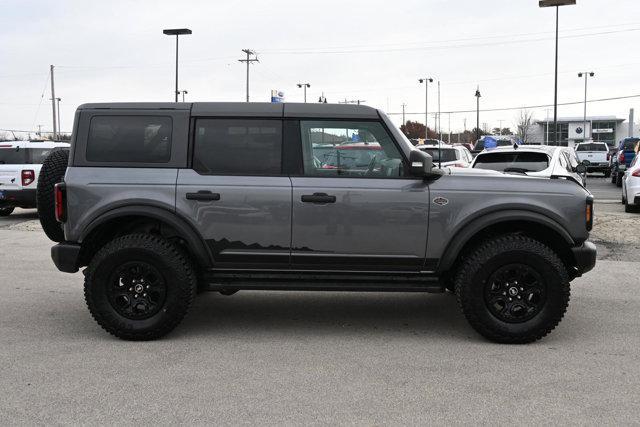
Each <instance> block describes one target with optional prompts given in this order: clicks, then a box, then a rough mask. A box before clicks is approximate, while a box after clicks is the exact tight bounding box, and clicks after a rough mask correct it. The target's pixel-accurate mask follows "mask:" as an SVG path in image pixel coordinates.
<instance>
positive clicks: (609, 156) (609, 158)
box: [607, 153, 611, 162]
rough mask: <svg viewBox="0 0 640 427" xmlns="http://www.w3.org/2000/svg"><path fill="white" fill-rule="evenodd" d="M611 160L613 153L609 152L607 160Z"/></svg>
mask: <svg viewBox="0 0 640 427" xmlns="http://www.w3.org/2000/svg"><path fill="white" fill-rule="evenodd" d="M609 160H611V153H607V162H608V161H609Z"/></svg>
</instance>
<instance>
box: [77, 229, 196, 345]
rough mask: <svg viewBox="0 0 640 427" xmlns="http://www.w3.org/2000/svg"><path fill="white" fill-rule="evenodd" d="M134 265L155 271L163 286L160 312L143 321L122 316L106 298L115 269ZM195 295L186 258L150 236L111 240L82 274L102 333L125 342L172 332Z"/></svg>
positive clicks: (190, 269)
mask: <svg viewBox="0 0 640 427" xmlns="http://www.w3.org/2000/svg"><path fill="white" fill-rule="evenodd" d="M137 261H139V262H143V263H147V264H150V265H151V266H152V267H154V268H155V269H157V271H158V272H159V273H160V275H161V276H162V279H163V280H164V281H165V283H166V296H165V297H164V303H163V304H162V306H161V307H160V308H159V311H157V312H156V313H155V314H153V315H152V316H151V317H149V318H146V319H142V320H135V319H131V318H127V317H125V316H123V315H122V314H121V313H119V312H118V311H117V310H116V309H115V308H114V306H113V305H112V303H111V302H110V301H109V296H108V292H109V291H108V287H109V286H114V284H113V282H112V278H113V274H114V272H115V271H116V269H118V268H119V267H121V266H122V265H124V264H127V263H131V262H137ZM116 282H117V280H116ZM196 291H197V279H196V272H195V271H194V267H193V264H192V261H191V259H190V258H189V257H188V255H187V254H186V253H185V252H184V251H182V250H181V249H180V248H179V247H177V246H176V245H174V244H172V243H171V242H169V241H168V240H166V239H164V238H162V237H159V236H156V235H152V234H130V235H126V236H122V237H118V238H116V239H114V240H112V241H111V242H109V243H107V244H106V245H105V246H104V247H103V248H102V249H100V251H98V253H97V254H96V255H95V256H94V257H93V259H92V260H91V262H90V263H89V266H88V267H87V269H86V271H85V282H84V296H85V301H86V303H87V307H88V308H89V312H90V313H91V315H92V316H93V318H94V319H95V321H96V322H98V324H99V325H100V326H101V327H102V328H103V329H104V330H106V331H107V332H109V333H110V334H112V335H114V336H116V337H118V338H121V339H124V340H133V341H144V340H153V339H156V338H160V337H162V336H164V335H166V334H168V333H169V332H171V331H172V330H173V329H174V328H175V327H176V326H177V325H178V324H179V323H180V322H181V321H182V319H183V318H184V317H185V315H186V314H187V312H188V311H189V308H190V307H191V304H192V303H193V300H194V298H195V295H196Z"/></svg>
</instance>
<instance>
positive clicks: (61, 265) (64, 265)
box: [51, 242, 80, 273]
mask: <svg viewBox="0 0 640 427" xmlns="http://www.w3.org/2000/svg"><path fill="white" fill-rule="evenodd" d="M79 255H80V245H78V244H76V243H69V242H62V243H58V244H57V245H55V246H54V247H52V248H51V259H52V260H53V263H54V264H55V265H56V267H57V268H58V270H60V271H62V272H64V273H75V272H77V271H78V257H79Z"/></svg>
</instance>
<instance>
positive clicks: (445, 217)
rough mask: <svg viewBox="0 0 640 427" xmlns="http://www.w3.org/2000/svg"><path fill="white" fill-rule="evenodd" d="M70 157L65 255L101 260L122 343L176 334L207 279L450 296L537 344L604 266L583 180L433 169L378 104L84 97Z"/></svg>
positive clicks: (507, 333) (91, 267)
mask: <svg viewBox="0 0 640 427" xmlns="http://www.w3.org/2000/svg"><path fill="white" fill-rule="evenodd" d="M54 154H55V153H54ZM56 156H57V157H52V158H50V159H47V162H45V165H44V166H43V171H42V175H44V178H45V179H42V182H43V183H45V184H43V187H42V188H39V191H40V192H41V193H42V194H46V195H51V197H50V198H51V199H52V200H53V202H52V206H51V207H50V212H51V213H50V215H49V216H47V215H42V216H41V217H42V218H43V219H42V222H43V227H44V229H45V232H47V235H49V237H51V238H52V239H53V240H56V241H58V242H60V243H59V244H57V245H56V246H54V247H53V248H52V258H53V261H54V262H55V264H56V266H57V267H58V269H59V270H61V271H64V272H69V273H73V272H77V271H78V269H79V268H82V267H86V269H85V270H84V275H85V286H84V289H85V297H86V302H87V305H88V307H89V310H90V312H91V314H92V315H93V317H94V318H95V320H96V321H97V322H98V323H99V324H100V325H101V326H102V327H103V328H104V329H105V330H106V331H107V332H109V333H111V334H113V335H116V336H118V337H120V338H123V339H131V340H147V339H154V338H158V337H160V336H163V335H165V334H166V333H168V332H169V331H171V330H172V329H173V328H174V327H175V326H176V325H178V323H179V322H180V321H181V320H182V319H183V317H184V316H185V315H186V313H187V311H188V309H189V307H190V305H191V303H192V301H193V299H194V297H195V296H196V294H197V293H198V292H199V291H204V290H207V291H217V292H220V293H222V294H224V295H231V294H233V293H235V292H237V291H238V290H312V291H395V292H443V291H446V290H449V291H452V292H454V293H455V294H456V296H457V299H458V302H459V305H460V307H461V309H462V312H463V313H464V315H465V316H466V318H467V319H468V320H469V322H470V323H471V325H472V326H473V327H474V328H475V329H476V330H477V331H478V332H479V333H480V334H482V335H483V336H485V337H487V338H488V339H490V340H493V341H497V342H504V343H526V342H531V341H535V340H537V339H540V338H542V337H543V336H545V335H546V334H548V333H549V332H550V331H551V330H552V329H553V328H555V326H556V325H557V324H558V323H559V322H560V320H561V319H562V317H563V315H564V313H565V311H566V308H567V305H568V302H569V283H570V282H571V281H572V280H573V279H574V278H576V277H577V276H580V275H582V274H583V273H585V272H587V271H589V270H591V269H592V268H593V267H594V265H595V259H596V249H595V246H594V245H593V244H592V243H591V242H589V241H588V237H589V230H590V229H591V226H592V221H593V197H592V196H591V194H590V193H589V192H588V191H587V190H585V189H584V188H583V187H582V186H580V185H578V184H576V183H575V182H571V181H567V180H563V179H553V180H548V179H547V180H545V179H538V178H530V177H521V176H512V175H504V174H502V173H499V172H494V171H475V170H470V169H459V168H458V169H449V168H443V169H439V168H436V167H434V165H433V162H432V159H431V157H430V156H429V155H428V154H426V153H424V152H421V151H419V150H416V149H414V147H413V145H412V144H411V143H410V142H409V141H408V140H407V139H406V138H405V137H404V136H403V135H402V133H401V132H400V131H399V130H398V129H397V128H396V127H395V126H394V125H393V123H392V122H391V121H390V120H389V118H388V117H387V116H386V115H385V114H384V113H382V112H381V111H378V110H376V109H373V108H369V107H365V106H351V105H330V104H316V105H314V104H259V103H193V104H189V103H122V104H85V105H82V106H80V107H79V108H78V110H77V112H76V115H75V123H74V132H73V139H72V148H71V151H70V153H69V154H68V159H67V157H66V156H67V154H66V153H65V154H56ZM42 175H41V176H42ZM54 216H55V219H57V221H58V222H53V221H55V219H53V218H54Z"/></svg>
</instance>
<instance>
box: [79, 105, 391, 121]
mask: <svg viewBox="0 0 640 427" xmlns="http://www.w3.org/2000/svg"><path fill="white" fill-rule="evenodd" d="M78 109H79V110H191V115H193V116H216V117H220V116H222V117H224V116H227V117H242V116H253V117H306V118H315V117H317V118H339V119H348V118H353V119H377V118H378V117H379V116H378V110H376V109H375V108H372V107H368V106H366V105H350V104H310V103H309V104H304V103H293V102H285V103H268V102H193V103H190V102H188V103H184V102H105V103H91V104H82V105H80V106H79V107H78Z"/></svg>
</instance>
